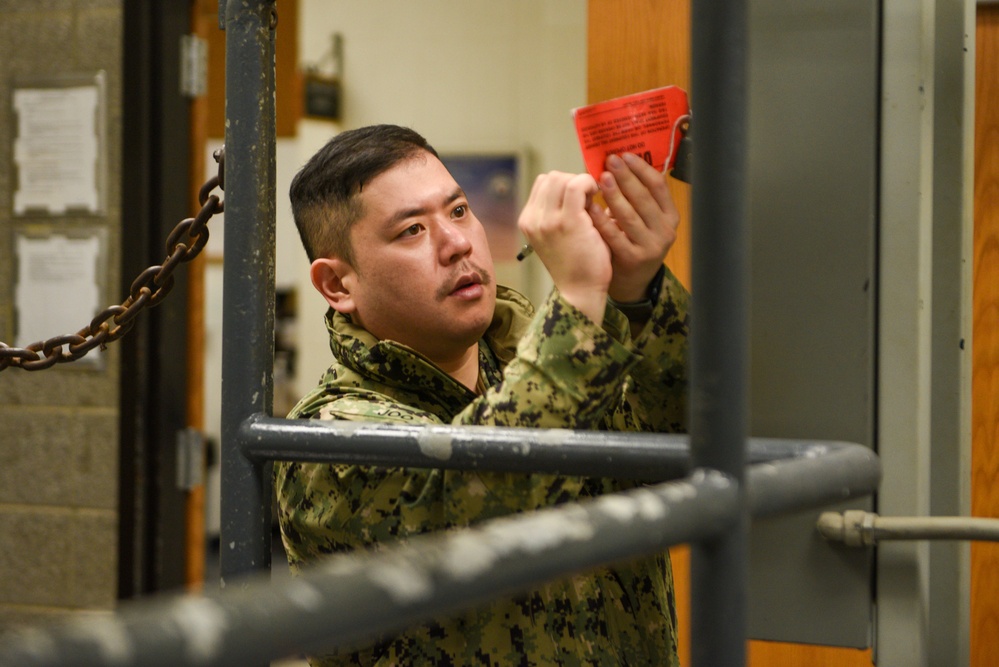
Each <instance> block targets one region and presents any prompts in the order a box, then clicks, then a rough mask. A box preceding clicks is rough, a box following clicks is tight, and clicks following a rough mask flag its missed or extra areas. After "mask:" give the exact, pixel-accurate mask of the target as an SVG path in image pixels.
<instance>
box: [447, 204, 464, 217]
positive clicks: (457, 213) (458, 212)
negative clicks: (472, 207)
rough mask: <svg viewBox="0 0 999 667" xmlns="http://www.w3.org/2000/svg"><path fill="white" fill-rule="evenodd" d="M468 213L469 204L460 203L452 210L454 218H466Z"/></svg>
mask: <svg viewBox="0 0 999 667" xmlns="http://www.w3.org/2000/svg"><path fill="white" fill-rule="evenodd" d="M467 214H468V205H467V204H459V205H458V206H455V207H454V210H453V211H451V217H452V218H464V217H465V216H466V215H467Z"/></svg>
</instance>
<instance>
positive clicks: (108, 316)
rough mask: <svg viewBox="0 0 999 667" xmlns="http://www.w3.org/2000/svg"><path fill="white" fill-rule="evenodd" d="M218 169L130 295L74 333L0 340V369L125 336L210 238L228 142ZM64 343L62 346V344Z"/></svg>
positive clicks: (70, 356)
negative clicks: (17, 343)
mask: <svg viewBox="0 0 999 667" xmlns="http://www.w3.org/2000/svg"><path fill="white" fill-rule="evenodd" d="M214 157H215V161H216V162H218V164H219V172H218V174H217V175H215V176H212V177H211V178H210V179H208V181H207V182H205V184H204V185H202V186H201V190H199V191H198V203H199V204H201V210H200V211H198V213H197V215H195V216H194V217H193V218H186V219H184V220H182V221H180V223H178V224H177V226H176V227H174V229H173V231H172V232H170V235H169V236H168V237H167V241H166V247H167V256H166V259H165V260H164V261H163V263H162V264H159V265H156V266H150V267H149V268H148V269H146V270H145V271H143V272H142V273H140V274H139V276H138V277H137V278H136V279H135V280H134V281H132V287H131V289H130V290H129V295H128V298H127V299H125V300H124V301H123V302H122V303H121V304H120V305H114V306H109V307H108V308H105V309H104V310H103V311H102V312H101V313H100V314H99V315H97V317H95V318H94V319H93V320H91V322H90V324H89V325H88V326H86V327H84V328H82V329H80V330H79V331H77V332H76V333H75V334H64V335H61V336H53V337H52V338H49V339H47V340H44V341H38V342H37V343H32V344H31V345H28V346H27V347H11V346H9V345H7V344H6V343H3V342H0V371H4V370H6V369H7V368H10V367H14V368H22V369H24V370H26V371H39V370H42V369H45V368H51V367H52V366H54V365H55V364H60V363H65V362H68V361H76V360H77V359H80V358H81V357H83V356H84V355H86V354H87V353H88V352H90V351H91V350H92V349H94V348H95V347H100V348H101V350H104V349H106V348H107V344H108V343H112V342H114V341H116V340H118V339H119V338H121V337H122V336H124V335H125V334H126V333H128V331H129V330H130V329H131V328H132V326H133V325H134V324H135V318H136V316H137V315H138V314H139V313H140V312H141V311H142V310H143V309H145V308H151V307H153V306H155V305H156V304H158V303H159V302H160V301H162V300H163V298H164V297H166V295H167V294H168V293H169V292H170V290H171V288H173V283H174V280H173V272H174V269H176V268H177V266H179V265H180V264H182V263H184V262H189V261H191V260H192V259H194V258H195V257H197V256H198V254H199V253H200V252H201V251H202V249H203V248H204V247H205V244H206V243H208V226H207V223H208V220H209V219H211V217H212V216H213V215H215V214H216V213H221V212H222V210H223V208H224V206H223V202H222V200H220V199H219V198H218V196H216V195H213V194H210V193H211V192H212V190H214V189H215V188H216V187H218V188H221V189H223V190H224V189H225V183H224V179H225V147H223V148H220V149H219V150H217V151H215V153H214ZM64 347H65V348H66V349H65V350H63V348H64Z"/></svg>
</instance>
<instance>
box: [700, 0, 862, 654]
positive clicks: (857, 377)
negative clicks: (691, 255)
mask: <svg viewBox="0 0 999 667" xmlns="http://www.w3.org/2000/svg"><path fill="white" fill-rule="evenodd" d="M750 14H751V15H750V21H751V31H750V40H751V41H750V54H751V58H750V66H749V69H750V88H749V90H750V154H749V165H750V186H749V187H750V202H749V206H750V225H751V230H752V231H751V238H752V251H751V264H752V271H751V272H752V287H751V295H752V297H751V399H750V401H751V402H750V406H751V424H750V432H751V435H753V436H757V437H786V438H815V439H822V440H845V441H849V442H856V443H860V444H864V445H867V446H870V447H874V446H875V442H874V437H875V435H874V433H875V431H874V428H875V409H876V404H875V403H876V402H875V396H876V395H875V366H876V359H877V357H876V350H875V340H876V338H875V333H876V325H877V322H876V319H875V314H876V311H875V300H876V297H875V295H876V294H877V290H876V280H877V270H876V262H875V257H876V254H875V253H876V248H877V210H878V209H877V196H878V192H877V183H878V172H877V161H878V136H879V131H878V118H879V98H880V93H879V69H880V53H879V43H880V9H879V3H872V2H869V1H868V0H823V1H822V2H808V3H801V2H797V3H787V2H784V1H782V0H759V1H757V2H753V3H751V9H750ZM694 113H695V119H696V109H695V110H694ZM847 507H848V508H864V509H871V500H870V499H862V500H858V501H853V502H851V503H850V504H849V505H844V506H841V507H837V508H835V509H838V510H842V509H844V508H847ZM818 514H819V512H818V511H809V512H803V513H800V514H798V515H794V516H789V517H782V518H778V519H773V520H767V521H760V522H757V523H756V524H754V526H753V529H752V535H751V559H750V564H751V580H750V589H749V599H750V605H751V607H750V613H749V628H750V636H752V637H753V638H757V639H771V640H784V641H795V642H806V643H820V644H830V645H840V646H868V645H869V642H870V621H871V593H872V585H871V583H872V564H873V562H872V561H873V559H872V553H871V551H870V550H859V549H850V548H848V547H843V546H841V545H832V544H827V543H825V542H824V541H823V540H822V538H821V537H820V536H819V535H818V534H817V533H816V531H815V520H816V517H817V516H818Z"/></svg>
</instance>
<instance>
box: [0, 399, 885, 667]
mask: <svg viewBox="0 0 999 667" xmlns="http://www.w3.org/2000/svg"><path fill="white" fill-rule="evenodd" d="M288 431H296V432H297V435H291V434H289V433H288ZM246 434H247V436H248V437H247V439H246V440H245V441H244V447H245V449H246V450H247V454H248V455H249V456H252V457H258V456H266V457H267V458H270V457H271V456H273V457H274V458H276V459H282V458H285V457H286V456H290V457H292V458H294V459H296V460H299V459H301V458H303V457H305V458H307V459H308V460H310V461H350V462H354V463H359V464H364V463H370V462H373V461H384V460H392V461H394V460H396V459H395V458H394V457H395V456H396V455H397V454H398V456H399V459H400V460H407V461H410V462H411V463H412V464H414V465H416V464H420V463H426V462H427V461H424V460H423V459H421V458H420V457H426V456H427V454H425V453H424V452H422V451H421V450H420V444H419V442H420V440H421V438H423V439H424V440H425V439H427V438H441V437H444V436H446V437H447V438H450V444H451V447H452V452H456V453H458V455H457V456H454V457H451V458H449V459H447V460H446V461H441V460H439V459H436V458H434V457H431V458H432V459H433V460H435V461H436V462H437V467H450V466H451V465H454V467H458V468H466V469H468V468H472V469H475V468H478V467H479V466H478V462H477V461H476V460H475V459H474V457H471V458H470V457H468V456H467V454H468V453H469V452H471V451H481V452H489V456H490V457H491V458H490V469H494V470H503V469H505V468H507V467H510V468H513V467H521V466H523V465H524V464H523V463H522V462H521V461H520V459H522V458H527V459H529V460H533V461H534V463H535V464H536V466H537V469H538V470H539V471H541V472H556V471H559V465H560V463H564V461H562V462H560V461H557V460H556V457H554V456H552V453H553V452H556V451H558V450H559V449H560V448H562V447H566V446H568V447H574V448H578V449H584V450H585V449H590V450H592V451H591V452H589V453H591V454H592V453H595V452H596V451H600V452H602V454H601V455H607V454H609V455H612V456H613V458H614V460H613V461H611V462H606V461H605V462H603V463H602V464H601V462H600V461H599V460H598V459H599V456H597V457H596V458H594V459H592V460H591V462H589V463H586V464H582V465H580V464H578V463H574V464H573V465H575V466H576V468H577V472H578V473H580V474H592V472H593V471H592V470H589V468H590V467H600V466H601V465H602V466H603V470H602V474H604V475H615V474H616V473H617V472H618V470H632V471H634V470H638V469H639V468H640V465H641V463H642V462H643V461H648V460H650V452H648V451H644V448H643V447H637V448H634V449H633V450H631V451H625V452H622V451H620V450H618V449H616V448H615V447H614V445H613V443H608V442H607V438H605V437H603V436H604V435H608V434H601V433H588V432H587V433H579V432H572V431H537V432H532V433H529V434H522V433H521V429H499V428H494V429H444V430H443V432H442V429H440V428H437V427H417V428H413V427H396V426H383V425H369V424H363V425H359V426H358V427H355V428H342V424H337V423H317V422H296V421H289V420H278V419H254V420H252V421H251V422H250V423H249V425H248V428H247V429H246ZM520 435H530V436H531V439H530V440H529V442H530V444H531V445H532V447H531V449H530V451H524V450H517V449H516V443H517V442H520V441H519V440H516V438H518V437H519V436H520ZM258 436H260V437H258ZM371 438H373V440H368V439H371ZM352 439H360V442H361V443H366V444H363V445H362V446H366V445H373V448H374V449H375V450H376V451H374V452H372V453H365V452H360V453H359V452H357V451H354V447H344V445H345V443H347V442H348V441H350V440H352ZM655 439H656V436H650V437H649V438H648V439H646V438H644V437H642V438H637V439H636V440H639V441H646V442H647V444H649V445H650V446H651V445H653V444H654V442H653V441H654V440H655ZM611 440H612V441H613V438H611ZM666 440H667V441H668V446H667V447H665V448H664V449H663V452H664V455H663V456H662V458H664V459H666V460H669V461H670V462H671V463H670V466H669V471H668V472H670V473H673V472H677V471H680V470H684V469H687V468H689V461H690V456H689V447H688V445H687V443H686V440H687V439H686V438H685V437H683V436H669V437H667V438H666ZM289 441H291V442H293V443H294V444H293V445H292V446H286V445H287V443H288V442H289ZM275 443H278V446H279V447H280V448H281V449H280V450H279V451H275V449H274V445H275ZM507 444H511V445H512V446H506V445H507ZM494 445H496V446H495V447H494ZM504 447H505V449H504ZM608 448H610V449H609V450H608ZM396 450H398V451H396ZM749 452H750V458H751V459H752V460H754V461H756V463H754V464H752V465H750V466H749V468H748V471H747V480H748V489H747V493H746V498H748V503H749V511H750V514H751V515H753V516H772V515H774V514H780V513H782V512H787V511H791V510H798V509H803V508H806V507H815V506H820V505H823V504H826V503H829V502H833V501H840V500H845V499H848V498H852V497H856V496H860V495H866V494H869V493H871V492H872V491H873V490H874V489H876V487H877V484H878V481H879V478H880V465H879V462H878V458H877V456H876V455H875V454H874V453H873V452H871V451H870V450H869V449H867V448H866V447H862V446H860V445H853V444H849V443H831V442H799V441H787V440H768V439H760V440H751V441H750V447H749ZM532 456H533V457H536V458H534V459H532ZM572 458H573V457H569V458H568V459H567V460H571V459H572ZM652 458H654V457H652ZM659 470H664V468H662V467H660V468H659ZM738 487H739V484H738V482H737V481H736V480H734V479H733V478H731V477H729V476H727V475H724V474H723V473H720V472H717V471H712V470H703V469H697V470H693V471H689V472H688V473H687V474H686V476H685V477H684V478H682V479H678V480H673V481H669V482H663V483H659V484H655V485H650V486H640V487H638V488H636V489H632V490H630V491H626V492H622V493H616V494H610V495H605V496H601V497H599V498H596V499H594V500H591V501H587V502H582V503H569V504H565V505H559V506H556V507H552V508H547V509H543V510H538V511H535V512H529V513H522V514H517V515H513V516H510V517H506V518H501V519H495V520H491V521H487V522H483V523H481V524H479V525H477V526H474V527H472V528H469V529H466V530H462V531H453V532H449V533H446V534H443V535H426V536H422V537H419V538H414V539H411V540H409V541H408V542H407V543H406V544H399V545H395V546H390V547H388V548H386V549H384V550H382V551H379V552H378V553H372V554H351V555H343V556H337V557H333V558H330V559H329V560H328V561H326V562H324V563H323V564H322V565H319V566H316V567H314V568H311V569H308V570H306V571H304V572H303V574H302V575H300V576H299V577H297V578H295V579H293V580H291V581H284V582H280V583H277V584H273V583H271V581H270V579H269V576H268V575H266V574H256V575H254V574H249V575H244V576H241V577H240V578H239V579H238V580H237V581H232V582H229V583H230V585H228V586H227V587H226V589H225V590H224V591H220V592H218V593H214V594H205V595H177V596H164V597H159V598H155V599H152V600H147V601H141V602H136V603H131V604H127V605H124V606H123V608H122V609H121V610H119V611H118V612H117V613H116V614H114V615H109V616H106V617H101V616H97V617H88V618H84V619H73V620H72V621H70V622H68V623H63V624H54V625H51V626H48V627H44V628H33V629H32V630H30V631H29V632H26V633H24V634H22V635H20V636H14V637H12V638H10V639H9V640H8V641H7V642H5V643H4V644H3V645H0V665H2V666H4V667H7V666H8V665H9V666H11V667H13V666H14V665H17V666H18V667H56V666H61V667H75V666H80V667H83V666H84V665H86V666H90V667H104V666H108V667H110V666H112V665H115V666H121V667H128V666H132V665H135V666H136V667H138V666H140V665H141V666H144V667H157V666H159V665H163V666H164V667H166V666H168V665H169V666H170V667H187V666H192V667H193V666H194V665H216V666H227V665H232V666H234V667H235V666H237V665H238V666H244V665H247V664H266V663H267V662H268V661H271V660H274V659H278V658H282V657H285V656H288V655H290V654H293V653H298V652H301V651H307V650H316V651H320V650H322V649H324V648H329V647H330V646H340V647H342V646H348V645H351V644H353V643H356V642H361V641H364V640H366V639H371V638H373V637H377V636H379V635H381V634H383V633H388V632H393V631H398V630H400V629H402V628H405V627H406V626H407V625H408V624H411V623H416V622H419V621H422V620H425V619H429V618H432V617H437V616H440V615H442V614H447V613H450V612H455V611H459V610H461V609H465V608H468V607H470V606H473V605H475V604H478V603H481V602H485V601H488V600H490V599H493V598H495V597H497V596H500V595H511V594H514V593H517V592H520V591H524V590H528V589H530V588H531V587H534V586H537V585H538V584H541V583H544V582H546V581H549V580H552V579H555V578H557V577H562V576H567V575H568V574H571V573H575V572H580V571H585V570H587V569H591V568H594V567H598V566H603V565H610V564H613V563H615V562H619V561H622V560H625V559H629V558H634V557H637V556H642V555H650V554H654V553H659V552H661V551H663V550H664V549H666V548H668V547H670V546H672V545H675V544H681V543H688V542H698V541H704V540H712V539H716V538H717V537H718V536H720V535H724V534H725V533H726V532H729V531H731V530H732V528H733V526H734V524H735V523H736V522H737V521H738V520H739V516H740V514H741V512H742V511H743V509H744V508H743V507H742V505H741V500H740V499H741V498H742V495H741V494H740V493H739V488H738ZM230 537H231V536H227V537H226V539H230Z"/></svg>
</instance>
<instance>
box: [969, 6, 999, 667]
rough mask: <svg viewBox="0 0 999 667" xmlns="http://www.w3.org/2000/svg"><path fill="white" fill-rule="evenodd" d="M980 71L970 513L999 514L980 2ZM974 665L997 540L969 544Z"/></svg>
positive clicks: (997, 141) (996, 608) (997, 175)
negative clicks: (994, 541) (995, 541)
mask: <svg viewBox="0 0 999 667" xmlns="http://www.w3.org/2000/svg"><path fill="white" fill-rule="evenodd" d="M976 44H977V48H976V70H975V190H974V191H975V214H974V216H975V231H974V255H973V256H974V267H973V275H974V278H973V282H974V285H973V297H972V298H973V320H974V322H973V329H972V384H971V392H972V399H971V400H972V406H971V422H972V439H971V513H972V514H973V515H974V516H982V517H992V518H996V517H999V483H997V482H999V428H997V426H999V419H997V415H999V6H997V5H979V6H978V19H977V30H976ZM970 653H971V664H972V665H973V666H974V667H985V666H986V665H995V664H996V663H997V661H999V544H994V543H987V542H976V543H973V544H972V546H971V651H970Z"/></svg>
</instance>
